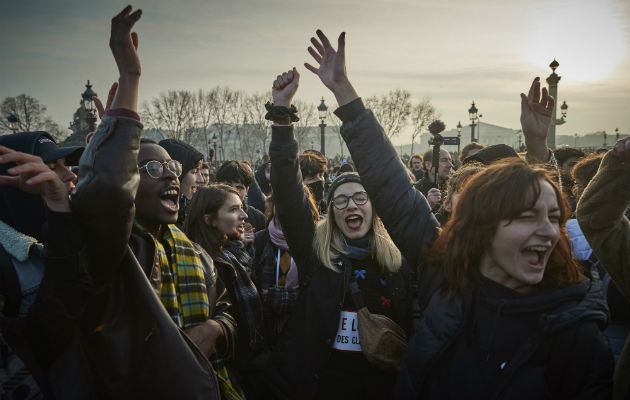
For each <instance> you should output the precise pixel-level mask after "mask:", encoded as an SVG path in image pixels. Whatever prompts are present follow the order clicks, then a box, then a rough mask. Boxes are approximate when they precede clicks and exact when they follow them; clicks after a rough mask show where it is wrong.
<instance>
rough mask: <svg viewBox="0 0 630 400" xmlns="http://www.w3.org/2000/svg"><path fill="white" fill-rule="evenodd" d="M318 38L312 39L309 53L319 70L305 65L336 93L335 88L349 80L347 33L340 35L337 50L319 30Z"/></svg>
mask: <svg viewBox="0 0 630 400" xmlns="http://www.w3.org/2000/svg"><path fill="white" fill-rule="evenodd" d="M316 33H317V37H318V38H319V40H317V39H315V38H314V37H312V38H311V43H312V44H313V46H309V47H308V52H309V53H310V54H311V56H313V58H314V59H315V61H317V63H318V64H319V68H316V67H314V66H312V65H311V64H309V63H305V64H304V66H305V67H306V68H307V69H308V70H309V71H311V72H313V73H314V74H316V75H317V76H319V79H321V81H322V83H323V84H324V85H325V86H326V87H327V88H328V89H330V90H331V91H333V92H334V91H335V88H336V87H337V86H338V85H339V84H342V83H344V82H346V81H347V80H348V77H347V75H346V55H345V48H346V33H345V32H342V33H341V35H339V40H338V42H337V50H336V51H335V49H334V48H333V47H332V45H331V44H330V41H329V40H328V38H327V37H326V35H324V33H323V32H322V31H321V30H319V29H318V30H317V31H316Z"/></svg>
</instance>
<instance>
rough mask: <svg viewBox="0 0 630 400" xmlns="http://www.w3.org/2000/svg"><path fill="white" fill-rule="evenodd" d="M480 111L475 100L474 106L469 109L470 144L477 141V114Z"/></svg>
mask: <svg viewBox="0 0 630 400" xmlns="http://www.w3.org/2000/svg"><path fill="white" fill-rule="evenodd" d="M478 111H479V110H478V109H477V107H475V101H474V100H473V102H472V106H471V107H470V108H469V109H468V118H470V142H471V143H472V142H474V141H475V125H476V124H475V122H476V121H477V118H479V117H478V116H477V112H478Z"/></svg>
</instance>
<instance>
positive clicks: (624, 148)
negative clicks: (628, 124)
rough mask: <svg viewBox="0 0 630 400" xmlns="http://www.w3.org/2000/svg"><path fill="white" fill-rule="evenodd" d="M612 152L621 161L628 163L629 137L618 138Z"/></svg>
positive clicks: (629, 157) (629, 155) (629, 161)
mask: <svg viewBox="0 0 630 400" xmlns="http://www.w3.org/2000/svg"><path fill="white" fill-rule="evenodd" d="M612 152H613V154H614V155H615V156H616V157H617V158H618V159H619V160H621V162H623V163H625V164H628V165H630V137H628V138H625V139H621V140H618V141H617V143H615V147H613V149H612Z"/></svg>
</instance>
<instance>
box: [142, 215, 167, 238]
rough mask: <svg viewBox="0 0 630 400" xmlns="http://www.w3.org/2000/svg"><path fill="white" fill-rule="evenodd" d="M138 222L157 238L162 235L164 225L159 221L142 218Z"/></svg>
mask: <svg viewBox="0 0 630 400" xmlns="http://www.w3.org/2000/svg"><path fill="white" fill-rule="evenodd" d="M138 222H139V223H140V225H142V227H143V228H144V229H145V230H146V231H147V232H149V233H150V234H151V235H153V237H154V238H156V239H157V238H159V237H160V236H161V234H162V229H163V227H164V225H162V224H160V223H159V222H151V221H142V220H140V219H139V220H138Z"/></svg>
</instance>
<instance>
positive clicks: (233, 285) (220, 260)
mask: <svg viewBox="0 0 630 400" xmlns="http://www.w3.org/2000/svg"><path fill="white" fill-rule="evenodd" d="M245 218H247V214H246V213H245V211H243V203H242V202H241V199H240V197H239V194H238V192H237V191H236V190H235V189H233V188H232V187H231V186H228V185H220V184H218V185H210V187H208V188H205V189H201V190H199V191H197V193H196V194H195V196H194V197H193V199H192V201H191V203H190V206H189V212H188V215H187V216H186V220H185V222H184V230H185V232H186V235H188V237H189V238H190V240H192V241H194V242H196V243H199V244H200V245H201V246H202V247H203V248H204V249H205V250H206V251H207V252H208V253H209V254H210V255H211V256H212V259H213V261H214V265H215V266H216V268H217V270H218V271H219V276H220V277H221V280H223V282H224V283H225V286H226V288H227V291H228V294H229V296H230V299H231V301H232V303H233V307H232V309H233V310H234V317H235V318H236V322H237V323H238V326H237V341H236V343H230V346H234V359H233V360H231V362H229V363H228V366H229V367H230V368H231V372H232V373H233V374H234V375H235V376H233V378H235V381H236V383H237V384H238V386H240V387H241V388H242V390H243V391H244V392H245V394H246V396H247V398H254V399H255V398H258V397H257V396H256V392H257V388H258V383H257V382H258V376H259V372H260V369H261V365H262V364H263V362H264V361H263V360H264V359H265V356H264V355H265V344H264V338H263V314H262V304H261V301H260V296H259V294H258V290H257V289H256V286H255V285H254V283H253V282H252V280H251V277H250V273H251V272H250V270H249V262H250V261H249V255H248V253H247V251H246V250H245V249H244V246H243V243H242V241H241V239H242V236H243V232H244V221H245Z"/></svg>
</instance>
